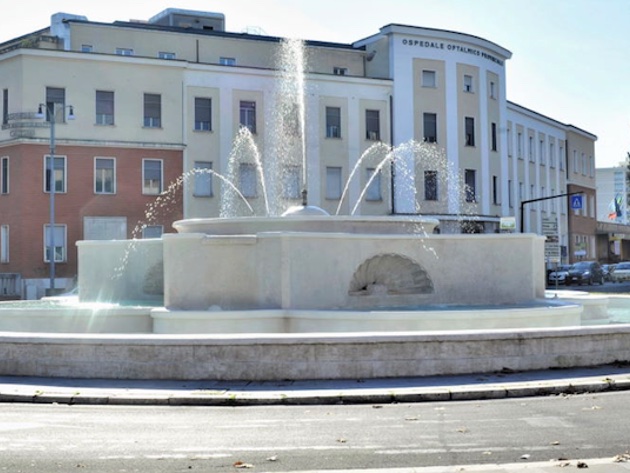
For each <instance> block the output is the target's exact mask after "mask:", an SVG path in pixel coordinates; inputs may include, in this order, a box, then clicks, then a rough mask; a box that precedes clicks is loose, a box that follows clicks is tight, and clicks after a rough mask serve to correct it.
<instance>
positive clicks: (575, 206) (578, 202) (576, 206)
mask: <svg viewBox="0 0 630 473" xmlns="http://www.w3.org/2000/svg"><path fill="white" fill-rule="evenodd" d="M582 197H583V196H582V195H581V194H578V195H572V196H571V209H572V210H582Z"/></svg>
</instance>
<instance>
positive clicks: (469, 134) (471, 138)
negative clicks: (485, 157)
mask: <svg viewBox="0 0 630 473" xmlns="http://www.w3.org/2000/svg"><path fill="white" fill-rule="evenodd" d="M465 122H466V125H465V126H466V136H465V138H466V146H475V119H474V118H472V117H466V118H465Z"/></svg>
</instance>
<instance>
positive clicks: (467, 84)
mask: <svg viewBox="0 0 630 473" xmlns="http://www.w3.org/2000/svg"><path fill="white" fill-rule="evenodd" d="M472 91H473V77H472V76H469V75H468V74H466V75H464V92H472Z"/></svg>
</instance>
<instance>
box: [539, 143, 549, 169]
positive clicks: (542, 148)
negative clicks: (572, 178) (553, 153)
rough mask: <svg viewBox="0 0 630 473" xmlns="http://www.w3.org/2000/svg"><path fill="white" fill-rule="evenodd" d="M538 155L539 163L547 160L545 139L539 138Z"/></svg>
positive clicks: (541, 163)
mask: <svg viewBox="0 0 630 473" xmlns="http://www.w3.org/2000/svg"><path fill="white" fill-rule="evenodd" d="M538 155H539V156H540V165H541V166H542V165H543V164H545V163H546V162H547V160H546V157H545V141H544V140H540V141H539V142H538Z"/></svg>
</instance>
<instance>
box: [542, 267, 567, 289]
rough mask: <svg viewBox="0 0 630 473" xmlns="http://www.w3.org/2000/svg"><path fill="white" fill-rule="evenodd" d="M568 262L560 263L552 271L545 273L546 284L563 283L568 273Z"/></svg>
mask: <svg viewBox="0 0 630 473" xmlns="http://www.w3.org/2000/svg"><path fill="white" fill-rule="evenodd" d="M570 267H571V265H570V264H561V265H559V266H558V267H557V268H556V269H555V270H554V271H551V272H550V273H549V274H548V275H547V284H549V285H550V286H555V285H556V284H565V283H566V281H567V276H568V275H569V268H570Z"/></svg>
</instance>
